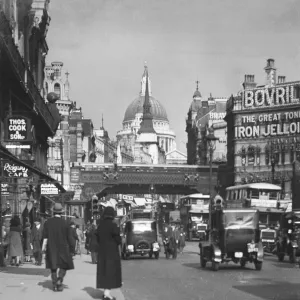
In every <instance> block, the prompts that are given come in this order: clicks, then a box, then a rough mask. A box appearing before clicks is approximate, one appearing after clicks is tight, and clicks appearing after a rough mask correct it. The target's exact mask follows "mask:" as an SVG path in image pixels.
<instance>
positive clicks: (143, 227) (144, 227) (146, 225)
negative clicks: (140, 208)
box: [132, 222, 152, 232]
mask: <svg viewBox="0 0 300 300" xmlns="http://www.w3.org/2000/svg"><path fill="white" fill-rule="evenodd" d="M151 230H152V228H151V223H150V222H139V223H132V231H133V232H145V231H151Z"/></svg>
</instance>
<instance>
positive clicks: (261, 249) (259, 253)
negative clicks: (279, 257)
mask: <svg viewBox="0 0 300 300" xmlns="http://www.w3.org/2000/svg"><path fill="white" fill-rule="evenodd" d="M257 260H258V261H263V260H264V246H263V244H262V242H258V243H257Z"/></svg>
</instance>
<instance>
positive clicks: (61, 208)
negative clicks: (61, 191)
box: [52, 203, 64, 214]
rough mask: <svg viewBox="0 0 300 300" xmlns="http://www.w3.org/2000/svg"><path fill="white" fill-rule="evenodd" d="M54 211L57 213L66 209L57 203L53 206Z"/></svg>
mask: <svg viewBox="0 0 300 300" xmlns="http://www.w3.org/2000/svg"><path fill="white" fill-rule="evenodd" d="M52 211H53V213H55V214H62V213H63V212H64V209H63V207H62V205H61V204H60V203H55V204H54V206H53V208H52Z"/></svg>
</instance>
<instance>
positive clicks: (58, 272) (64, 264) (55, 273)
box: [42, 203, 75, 291]
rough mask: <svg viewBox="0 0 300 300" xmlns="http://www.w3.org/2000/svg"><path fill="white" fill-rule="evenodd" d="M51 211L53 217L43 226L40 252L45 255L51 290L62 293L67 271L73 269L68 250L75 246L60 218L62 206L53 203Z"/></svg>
mask: <svg viewBox="0 0 300 300" xmlns="http://www.w3.org/2000/svg"><path fill="white" fill-rule="evenodd" d="M52 211H53V215H54V217H52V218H50V219H48V220H47V222H46V223H45V224H44V229H43V246H42V251H43V252H44V253H46V269H50V270H51V279H52V284H53V290H54V291H55V290H57V291H63V285H62V283H63V280H64V277H65V276H66V273H67V270H73V269H74V264H73V259H72V255H71V252H70V249H71V248H72V247H74V246H75V245H74V240H73V238H72V232H71V227H70V226H68V224H67V222H66V221H65V220H64V219H63V218H62V217H61V215H62V214H63V212H64V210H63V207H62V205H61V204H60V203H55V204H54V207H53V209H52Z"/></svg>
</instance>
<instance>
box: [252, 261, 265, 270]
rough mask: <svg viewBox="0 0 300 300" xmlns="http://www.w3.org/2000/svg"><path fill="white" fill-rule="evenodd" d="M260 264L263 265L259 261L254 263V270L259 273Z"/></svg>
mask: <svg viewBox="0 0 300 300" xmlns="http://www.w3.org/2000/svg"><path fill="white" fill-rule="evenodd" d="M262 264H263V263H262V262H261V261H256V262H254V265H255V270H257V271H260V270H261V269H262Z"/></svg>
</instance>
